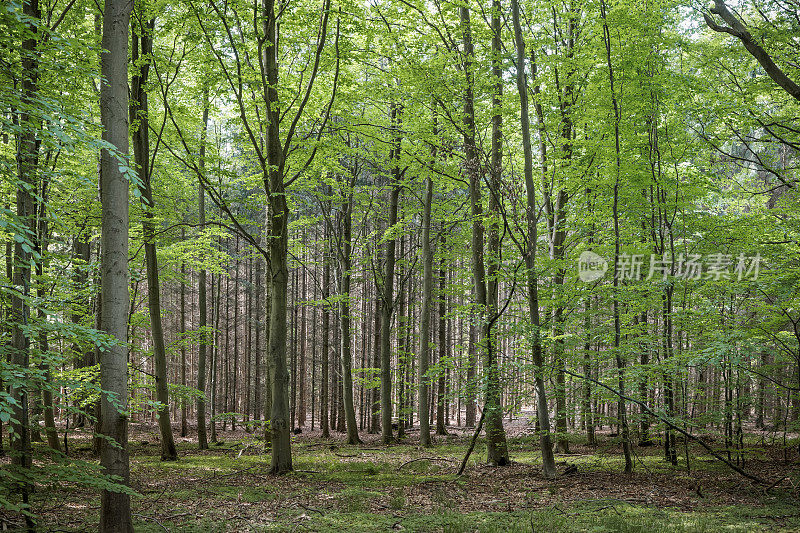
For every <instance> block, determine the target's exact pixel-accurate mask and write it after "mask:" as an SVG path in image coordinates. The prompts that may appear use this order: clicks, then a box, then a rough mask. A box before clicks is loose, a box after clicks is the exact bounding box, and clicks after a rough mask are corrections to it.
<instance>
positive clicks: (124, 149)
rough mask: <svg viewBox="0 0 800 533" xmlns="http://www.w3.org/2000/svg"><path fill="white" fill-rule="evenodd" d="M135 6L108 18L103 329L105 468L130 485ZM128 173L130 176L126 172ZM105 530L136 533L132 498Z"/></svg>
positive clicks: (110, 505)
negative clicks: (131, 44)
mask: <svg viewBox="0 0 800 533" xmlns="http://www.w3.org/2000/svg"><path fill="white" fill-rule="evenodd" d="M131 8H132V3H131V2H128V1H126V0H106V3H105V10H104V12H103V50H106V53H104V54H103V56H102V59H101V64H100V65H101V66H100V70H101V72H102V74H103V78H104V80H105V83H103V84H102V86H101V88H100V112H101V118H102V123H103V129H104V131H103V140H104V141H106V142H107V143H108V144H107V146H106V147H105V148H104V149H103V151H102V152H101V158H100V202H101V204H102V235H101V242H100V250H101V278H100V279H101V283H102V286H101V311H100V313H101V314H100V329H101V330H102V331H104V332H106V333H107V334H109V335H110V336H112V337H113V338H114V340H115V342H114V344H113V345H111V346H108V347H106V348H105V349H104V350H103V351H101V354H100V386H101V388H102V389H103V395H102V403H101V408H100V412H101V417H102V418H101V423H100V433H101V434H102V435H104V436H105V437H106V438H105V440H103V442H102V444H101V448H100V464H101V465H102V467H103V468H104V470H105V471H106V473H108V474H112V475H116V476H119V477H120V478H121V479H122V481H123V483H125V484H127V483H128V480H129V475H130V467H129V457H128V448H127V446H128V415H127V405H128V347H127V342H128V308H129V305H130V303H129V296H128V190H129V180H130V179H131V177H132V176H135V173H133V172H132V171H131V170H130V167H129V166H127V164H126V161H127V156H128V27H129V21H130V15H131ZM123 171H125V172H124V173H123ZM100 531H102V532H106V531H108V532H112V531H113V532H128V531H130V532H132V531H133V524H132V522H131V503H130V496H129V495H128V494H126V493H121V492H113V491H111V490H104V491H103V494H102V499H101V502H100Z"/></svg>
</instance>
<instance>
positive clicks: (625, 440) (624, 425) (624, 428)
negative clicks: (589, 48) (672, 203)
mask: <svg viewBox="0 0 800 533" xmlns="http://www.w3.org/2000/svg"><path fill="white" fill-rule="evenodd" d="M600 13H601V16H602V18H603V40H604V42H605V48H606V62H607V66H608V79H609V86H610V91H611V103H612V106H613V108H614V143H615V144H614V147H615V152H614V153H615V155H616V159H615V162H616V167H615V171H616V172H615V175H614V176H615V179H614V201H613V204H612V211H613V217H614V296H613V301H612V310H613V315H614V353H615V359H616V363H617V386H618V389H619V396H618V400H617V418H618V419H619V425H620V430H621V433H622V453H623V455H624V456H625V473H630V472H632V471H633V462H632V461H631V448H630V435H629V430H628V418H627V416H626V412H625V398H624V395H625V360H624V359H623V357H622V352H621V350H620V337H621V332H620V311H619V275H618V272H619V269H618V266H619V256H620V251H619V250H620V231H619V211H618V208H619V179H620V172H621V166H622V161H621V156H620V143H619V140H620V139H619V137H620V135H619V123H620V111H619V105H618V104H617V95H616V93H615V92H614V69H613V67H612V64H611V33H610V32H609V30H608V22H607V20H606V6H605V1H604V0H600Z"/></svg>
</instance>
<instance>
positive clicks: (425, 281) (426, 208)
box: [417, 117, 436, 447]
mask: <svg viewBox="0 0 800 533" xmlns="http://www.w3.org/2000/svg"><path fill="white" fill-rule="evenodd" d="M434 120H435V117H434ZM434 129H436V123H435V122H434ZM432 202H433V177H432V176H431V175H428V177H427V178H426V180H425V203H424V204H423V215H422V311H421V312H420V320H419V367H418V372H419V374H418V380H419V385H418V387H419V388H418V395H417V398H418V399H417V404H418V406H419V444H420V446H423V447H428V446H430V445H431V430H430V424H429V423H428V414H427V413H428V409H429V407H428V395H429V394H430V393H429V389H430V377H429V376H428V366H429V361H430V352H431V348H430V324H431V305H432V303H433V250H432V246H431V204H432Z"/></svg>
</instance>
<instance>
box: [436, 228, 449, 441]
mask: <svg viewBox="0 0 800 533" xmlns="http://www.w3.org/2000/svg"><path fill="white" fill-rule="evenodd" d="M439 242H440V245H441V250H442V252H443V251H444V245H445V234H444V232H442V233H441V240H440V241H439ZM438 277H439V290H438V294H437V297H438V299H439V306H438V307H439V309H438V311H439V312H438V314H439V316H438V319H439V325H438V327H437V334H438V336H439V342H438V348H439V355H438V359H437V361H438V366H439V379H438V382H437V386H436V434H437V435H447V420H446V416H445V414H446V413H445V404H446V402H447V398H446V392H445V378H446V376H447V372H446V365H445V355H446V353H447V320H446V318H445V313H446V312H447V293H446V283H447V273H446V271H445V265H444V261H442V262H441V263H440V264H439V276H438Z"/></svg>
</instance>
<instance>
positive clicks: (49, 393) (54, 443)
mask: <svg viewBox="0 0 800 533" xmlns="http://www.w3.org/2000/svg"><path fill="white" fill-rule="evenodd" d="M46 159H49V156H48V158H46ZM39 181H40V187H39V189H40V190H39V193H38V199H37V201H36V204H37V208H35V209H36V227H37V230H36V233H37V236H36V249H37V251H38V252H39V258H38V260H37V261H36V275H37V276H38V278H39V279H42V276H43V275H44V269H45V261H46V258H47V254H48V250H47V248H48V244H49V238H50V235H49V227H48V226H49V224H48V223H47V213H46V210H47V201H48V192H49V191H48V189H49V182H50V180H49V179H48V178H47V177H46V176H43V177H42V179H41V180H39ZM36 293H37V296H39V297H40V298H44V296H45V294H44V293H45V287H43V286H42V284H41V283H39V284H37V288H36ZM38 315H39V319H40V320H42V321H45V320H46V317H47V314H46V313H45V310H44V309H43V308H41V307H40V308H39V313H38ZM49 350H50V345H49V341H48V338H47V330H46V329H42V330H41V331H40V332H39V352H40V353H42V354H46V353H47V352H48V351H49ZM39 369H40V370H41V371H42V373H43V374H44V377H45V382H44V386H43V387H42V404H43V407H44V428H45V433H46V435H47V445H48V446H50V448H52V449H54V450H57V451H60V450H61V445H60V444H59V442H58V430H57V429H56V423H55V412H54V409H53V388H52V387H53V384H52V373H51V372H50V365H49V364H48V363H46V362H45V361H42V362H41V363H40V364H39Z"/></svg>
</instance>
